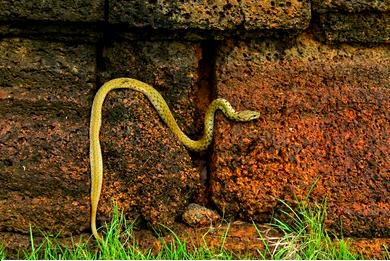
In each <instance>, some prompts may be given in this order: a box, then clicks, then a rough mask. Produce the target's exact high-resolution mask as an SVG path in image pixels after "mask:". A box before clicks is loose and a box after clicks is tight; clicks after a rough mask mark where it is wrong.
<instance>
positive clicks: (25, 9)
mask: <svg viewBox="0 0 390 261" xmlns="http://www.w3.org/2000/svg"><path fill="white" fill-rule="evenodd" d="M19 20H22V21H23V20H40V21H68V22H81V21H83V22H85V21H87V22H97V21H103V20H104V1H103V0H93V1H86V0H81V1H62V0H55V1H41V0H31V1H22V0H11V1H9V0H1V1H0V21H19Z"/></svg>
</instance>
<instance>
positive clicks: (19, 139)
mask: <svg viewBox="0 0 390 261" xmlns="http://www.w3.org/2000/svg"><path fill="white" fill-rule="evenodd" d="M95 63H96V61H95V47H93V46H89V45H74V46H66V45H65V44H62V43H52V42H47V41H32V40H26V39H3V40H1V41H0V151H1V155H0V180H1V183H2V189H1V190H0V213H1V215H0V230H1V231H17V232H21V233H27V232H28V231H29V226H30V225H31V226H32V227H33V229H34V231H35V229H36V228H37V229H43V230H52V231H57V232H63V233H65V234H66V233H69V232H75V233H78V232H80V231H82V230H85V229H86V228H88V217H89V206H88V205H89V203H88V201H89V197H88V193H89V175H88V173H89V171H88V147H87V145H88V139H87V137H88V127H87V126H88V115H89V109H88V107H84V106H85V104H90V102H91V100H92V94H93V88H94V84H93V82H94V74H95V69H94V64H95Z"/></svg>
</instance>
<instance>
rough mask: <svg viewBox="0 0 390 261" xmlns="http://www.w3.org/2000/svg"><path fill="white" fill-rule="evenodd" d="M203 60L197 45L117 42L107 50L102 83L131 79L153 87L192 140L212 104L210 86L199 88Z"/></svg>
mask: <svg viewBox="0 0 390 261" xmlns="http://www.w3.org/2000/svg"><path fill="white" fill-rule="evenodd" d="M202 56H203V54H202V49H201V47H200V45H199V44H196V43H179V42H172V41H154V42H149V41H116V42H114V43H113V44H111V45H109V46H107V47H106V48H105V49H104V52H103V58H104V64H105V71H104V72H102V74H101V80H102V82H104V81H107V80H109V79H113V78H117V77H131V78H135V79H139V80H141V81H144V82H146V83H149V84H151V85H152V86H153V87H155V88H156V89H157V90H159V91H160V93H161V94H162V95H163V96H164V98H165V100H166V101H167V103H168V105H169V107H170V108H171V109H172V111H173V112H174V115H175V118H176V119H177V121H178V123H179V125H180V126H181V127H182V128H183V130H184V131H185V132H186V133H188V134H189V135H190V136H193V135H194V134H195V133H196V132H199V129H201V127H202V119H201V114H202V112H204V111H205V110H206V107H207V105H208V103H209V97H208V96H209V92H210V90H208V87H209V86H208V85H207V84H203V85H202V84H198V82H199V81H200V80H201V79H200V78H201V77H205V76H203V75H200V76H199V73H198V72H199V71H200V70H201V68H199V64H200V63H201V60H202V59H203V58H204V57H202ZM206 77H207V76H206ZM202 79H203V78H202Z"/></svg>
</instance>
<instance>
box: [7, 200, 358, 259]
mask: <svg viewBox="0 0 390 261" xmlns="http://www.w3.org/2000/svg"><path fill="white" fill-rule="evenodd" d="M282 203H283V204H284V206H285V211H284V212H283V213H284V215H285V216H286V217H287V221H288V222H284V221H282V220H281V219H278V218H274V219H273V222H272V223H271V225H272V226H273V227H274V228H275V229H277V230H279V231H280V232H281V234H283V236H281V237H274V238H270V237H267V235H264V234H263V233H262V232H261V231H260V230H259V229H258V230H257V231H258V234H259V237H260V238H261V239H262V240H263V243H264V245H265V249H263V250H259V251H258V255H257V256H250V255H240V256H236V255H234V254H233V253H230V252H228V251H226V250H225V249H224V243H225V240H226V236H227V231H226V233H225V234H224V235H223V236H222V238H221V246H220V247H219V248H217V249H215V248H214V249H210V248H209V247H208V246H207V245H206V244H204V245H203V246H202V247H198V248H195V249H194V248H193V247H191V248H190V249H191V250H190V251H189V250H188V249H189V248H188V246H187V243H186V242H185V241H183V240H181V239H180V238H179V237H178V236H177V235H176V234H175V233H174V232H173V231H171V230H169V228H167V229H168V230H169V231H170V232H171V235H172V236H171V237H172V238H173V240H171V241H169V242H167V241H164V240H162V244H161V245H162V246H161V251H160V252H159V253H157V254H156V253H154V254H153V253H152V250H148V251H146V250H141V248H140V247H139V246H138V245H137V243H135V240H134V233H133V225H132V224H127V223H126V220H125V219H124V217H123V215H120V213H119V211H118V209H117V208H115V209H114V215H113V219H112V222H111V223H110V224H108V225H107V227H106V230H105V231H106V234H105V237H104V241H103V242H96V243H95V242H94V241H91V240H81V241H80V242H72V244H71V245H70V246H69V245H68V246H65V245H61V244H59V243H55V242H57V241H56V237H52V236H48V235H46V236H44V240H43V242H42V243H40V244H39V245H37V246H35V245H34V243H33V242H34V241H33V237H32V234H31V235H30V240H31V250H30V251H28V252H21V253H19V259H32V260H35V259H49V260H50V259H139V260H143V259H172V260H177V259H185V260H188V259H224V260H225V259H226V260H230V259H237V258H241V259H247V258H251V259H254V258H255V259H274V260H278V259H308V260H312V259H337V260H343V259H349V260H351V259H352V260H353V259H363V257H362V256H359V255H356V254H353V253H352V252H351V251H350V246H349V243H348V242H347V241H345V240H343V239H342V238H341V239H338V238H335V237H333V238H332V237H330V236H329V235H328V233H327V232H326V231H325V230H324V220H325V216H326V210H325V207H323V206H315V207H311V208H309V207H308V206H307V205H306V204H304V203H302V204H299V205H298V206H297V207H295V208H294V209H293V208H291V207H290V206H289V205H288V204H286V203H284V202H282ZM283 219H284V220H286V219H285V218H283ZM254 226H256V225H255V224H254ZM256 228H257V227H256ZM0 258H1V259H5V258H6V253H5V251H4V248H1V247H0Z"/></svg>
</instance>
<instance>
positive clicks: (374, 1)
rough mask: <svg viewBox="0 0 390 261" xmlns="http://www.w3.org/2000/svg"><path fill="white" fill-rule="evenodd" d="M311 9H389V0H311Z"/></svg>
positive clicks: (360, 10) (320, 10) (383, 10)
mask: <svg viewBox="0 0 390 261" xmlns="http://www.w3.org/2000/svg"><path fill="white" fill-rule="evenodd" d="M312 6H313V10H314V11H316V12H327V11H338V10H343V11H348V12H363V11H381V12H387V11H390V1H389V0H359V1H349V0H312Z"/></svg>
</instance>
